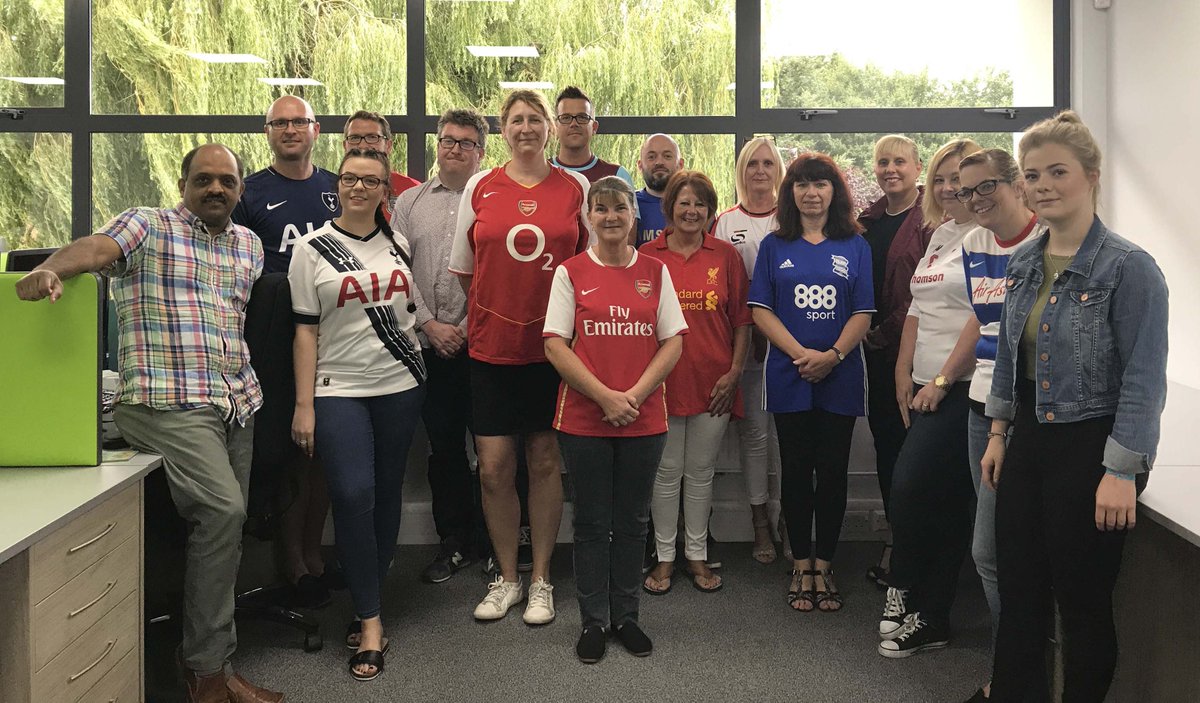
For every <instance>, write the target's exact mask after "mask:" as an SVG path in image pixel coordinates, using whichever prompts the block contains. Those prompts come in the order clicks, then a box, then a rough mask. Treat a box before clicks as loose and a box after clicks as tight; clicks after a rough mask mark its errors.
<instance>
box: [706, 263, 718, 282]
mask: <svg viewBox="0 0 1200 703" xmlns="http://www.w3.org/2000/svg"><path fill="white" fill-rule="evenodd" d="M719 273H721V267H720V266H714V267H713V268H710V269H709V270H708V281H706V282H705V285H709V286H715V285H717V274H719Z"/></svg>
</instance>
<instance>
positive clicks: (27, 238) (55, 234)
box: [0, 133, 71, 249]
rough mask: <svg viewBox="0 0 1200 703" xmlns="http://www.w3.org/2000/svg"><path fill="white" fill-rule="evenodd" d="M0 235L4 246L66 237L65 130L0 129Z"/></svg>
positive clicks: (59, 241)
mask: <svg viewBox="0 0 1200 703" xmlns="http://www.w3.org/2000/svg"><path fill="white" fill-rule="evenodd" d="M0 237H3V238H4V239H5V240H6V241H7V244H8V248H9V249H36V248H41V247H57V246H62V245H63V244H66V243H67V242H70V241H71V135H69V134H46V133H32V134H13V133H8V134H0Z"/></svg>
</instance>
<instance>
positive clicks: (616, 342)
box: [543, 249, 688, 437]
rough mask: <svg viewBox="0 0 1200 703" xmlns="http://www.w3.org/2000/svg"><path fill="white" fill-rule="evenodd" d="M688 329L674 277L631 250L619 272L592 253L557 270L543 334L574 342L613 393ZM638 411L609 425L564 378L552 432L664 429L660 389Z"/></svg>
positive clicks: (633, 433) (630, 433)
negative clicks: (663, 343) (627, 419)
mask: <svg viewBox="0 0 1200 703" xmlns="http://www.w3.org/2000/svg"><path fill="white" fill-rule="evenodd" d="M687 331H688V329H687V323H686V322H685V321H684V319H683V313H682V312H681V311H680V309H679V301H678V300H677V299H676V298H675V289H674V286H673V285H672V284H671V275H670V274H669V273H668V272H667V269H666V267H665V266H663V264H662V262H661V261H659V260H657V259H652V258H650V257H649V256H640V255H638V253H637V252H634V254H633V258H632V259H631V260H630V261H629V265H628V266H626V267H624V268H617V267H613V266H605V265H604V264H602V263H600V260H599V259H597V258H596V255H595V254H594V253H593V252H592V250H591V249H589V250H588V251H587V252H585V253H583V254H580V255H579V256H576V257H574V258H571V259H568V260H567V262H566V263H565V264H563V265H562V266H559V267H558V270H557V271H555V272H554V286H553V287H552V288H551V291H550V304H549V306H548V308H547V310H546V327H545V332H544V335H543V336H546V337H553V336H558V337H563V338H564V339H568V340H571V348H572V349H573V350H574V351H575V354H576V355H577V356H578V357H579V360H580V361H582V362H583V365H584V366H586V367H587V369H588V370H589V371H591V372H592V373H593V374H594V375H595V376H596V378H597V379H599V381H600V382H601V383H603V384H604V385H606V386H608V387H609V388H611V389H613V390H619V391H625V390H628V389H630V388H632V387H633V385H634V384H635V383H637V382H638V379H639V378H641V377H642V373H644V372H645V371H646V367H647V366H649V365H650V360H651V359H653V358H654V355H655V353H657V352H658V345H659V342H661V341H663V340H665V339H669V338H670V337H673V336H675V335H677V334H685V333H687ZM685 346H686V345H685ZM638 410H639V414H638V417H637V419H636V420H634V421H633V422H632V423H630V424H628V425H626V426H624V427H613V426H612V425H610V424H608V423H607V422H605V421H604V413H603V412H602V411H601V410H600V406H599V405H598V404H597V403H596V402H595V401H593V400H592V399H590V398H588V397H587V396H585V395H583V394H582V393H580V392H579V391H577V390H575V389H574V388H571V387H570V386H568V385H567V383H566V381H563V382H562V384H560V385H559V389H558V404H557V406H556V407H555V410H554V429H556V430H559V431H561V432H566V433H569V434H575V435H585V436H589V437H643V436H646V435H655V434H662V433H663V432H666V431H667V404H666V401H665V400H664V399H663V387H662V386H659V387H658V388H656V389H654V392H653V393H651V394H650V395H649V396H648V397H647V398H646V401H645V402H644V403H642V405H641V407H640V408H639V409H638Z"/></svg>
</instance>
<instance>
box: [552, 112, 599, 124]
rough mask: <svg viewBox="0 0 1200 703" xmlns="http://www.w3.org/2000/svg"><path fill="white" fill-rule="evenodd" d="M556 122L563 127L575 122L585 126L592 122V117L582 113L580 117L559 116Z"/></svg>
mask: <svg viewBox="0 0 1200 703" xmlns="http://www.w3.org/2000/svg"><path fill="white" fill-rule="evenodd" d="M554 120H555V121H556V122H558V123H559V124H561V125H569V124H571V123H572V122H574V123H575V124H577V125H585V124H587V123H588V122H591V121H592V116H591V115H589V114H587V113H586V112H581V113H579V114H578V115H559V116H558V117H555V118H554Z"/></svg>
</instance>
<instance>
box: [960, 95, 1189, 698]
mask: <svg viewBox="0 0 1200 703" xmlns="http://www.w3.org/2000/svg"><path fill="white" fill-rule="evenodd" d="M1020 152H1021V154H1020V158H1021V168H1022V170H1023V171H1024V176H1025V184H1026V187H1025V190H1026V194H1027V196H1028V198H1029V201H1030V203H1029V204H1030V206H1031V207H1032V208H1033V209H1034V211H1035V212H1036V213H1037V215H1038V217H1039V218H1040V219H1041V220H1042V222H1043V223H1045V224H1047V225H1048V226H1049V232H1048V234H1047V235H1046V236H1045V237H1042V238H1041V239H1039V240H1036V241H1033V242H1030V243H1029V244H1027V245H1025V246H1023V247H1022V248H1021V249H1019V250H1018V251H1017V252H1016V253H1014V254H1013V256H1012V258H1011V259H1010V260H1009V263H1008V281H1007V285H1008V295H1007V298H1006V300H1005V303H1004V310H1003V313H1002V314H1001V319H1000V333H999V348H998V350H997V353H996V367H995V372H994V375H993V378H992V390H991V394H990V395H989V397H988V400H987V415H988V417H990V418H992V430H991V432H989V434H988V437H989V441H988V447H987V451H986V452H985V454H984V457H983V462H982V467H981V468H982V479H983V481H984V482H985V483H987V484H988V485H989V486H992V487H994V488H997V494H996V545H997V564H998V571H999V585H1000V601H1001V609H1000V631H999V634H998V636H997V641H996V658H995V663H994V671H993V682H992V691H991V700H994V701H1024V700H1027V697H1028V699H1029V700H1048V696H1049V694H1048V691H1047V687H1046V676H1045V675H1044V674H1045V661H1046V660H1045V657H1044V648H1045V643H1046V635H1045V633H1046V625H1047V622H1048V620H1049V618H1050V615H1051V613H1052V612H1053V603H1057V604H1058V608H1059V612H1060V613H1061V616H1062V628H1063V635H1064V639H1065V640H1066V641H1065V642H1064V645H1063V654H1064V667H1063V700H1064V701H1103V700H1104V697H1105V695H1106V693H1107V691H1108V688H1109V686H1110V684H1111V683H1112V676H1113V670H1114V668H1115V666H1116V659H1117V641H1116V631H1115V628H1114V626H1113V614H1112V592H1113V587H1114V585H1115V583H1116V579H1117V572H1118V570H1119V569H1120V564H1121V550H1122V547H1123V545H1124V541H1125V534H1126V531H1127V530H1128V529H1130V528H1132V527H1133V525H1134V521H1135V512H1136V511H1135V506H1136V504H1137V493H1138V491H1140V489H1141V488H1142V487H1144V486H1145V479H1146V473H1147V472H1149V471H1150V468H1151V467H1152V466H1153V463H1154V455H1155V452H1156V450H1157V447H1158V435H1159V418H1160V415H1161V414H1162V409H1163V405H1164V403H1165V399H1166V384H1167V379H1166V362H1167V286H1166V281H1165V280H1164V279H1163V275H1162V272H1161V271H1160V270H1159V268H1158V266H1157V264H1155V262H1154V259H1153V258H1152V257H1151V256H1150V255H1149V254H1147V253H1146V252H1145V251H1144V250H1142V249H1141V248H1139V247H1137V246H1136V245H1134V244H1132V243H1131V242H1129V241H1128V240H1126V239H1124V238H1122V237H1120V236H1118V235H1117V234H1116V233H1114V232H1111V231H1110V230H1109V229H1108V228H1107V227H1105V226H1104V223H1103V222H1101V221H1100V219H1099V218H1098V217H1096V214H1095V208H1096V199H1097V193H1098V189H1099V179H1100V150H1099V148H1098V147H1097V145H1096V142H1095V140H1094V139H1093V138H1092V135H1091V133H1090V132H1089V131H1088V129H1087V127H1085V126H1084V125H1083V123H1082V122H1080V120H1079V117H1078V115H1076V114H1075V113H1074V112H1071V111H1066V112H1063V113H1061V114H1059V115H1058V116H1056V117H1053V118H1051V119H1048V120H1044V121H1042V122H1039V123H1038V124H1036V125H1034V126H1033V127H1031V128H1030V129H1029V131H1027V132H1026V133H1025V135H1024V136H1023V137H1022V138H1021V143H1020ZM1010 424H1011V426H1012V432H1011V437H1012V439H1011V442H1009V443H1008V446H1007V447H1006V446H1005V444H1006V441H1005V440H1006V439H1007V438H1008V436H1009V434H1010V432H1009V427H1010ZM1001 479H1003V480H1001ZM1052 598H1053V600H1052Z"/></svg>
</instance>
